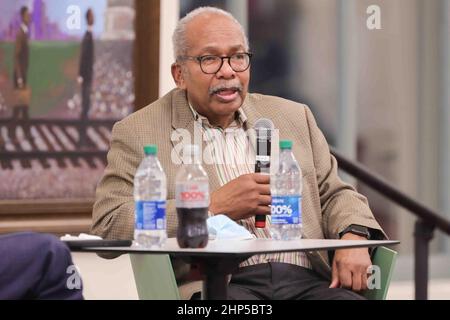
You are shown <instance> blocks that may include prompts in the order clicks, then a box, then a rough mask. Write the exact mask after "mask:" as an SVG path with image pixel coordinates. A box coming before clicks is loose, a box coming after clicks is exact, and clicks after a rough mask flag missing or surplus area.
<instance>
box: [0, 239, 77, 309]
mask: <svg viewBox="0 0 450 320" xmlns="http://www.w3.org/2000/svg"><path fill="white" fill-rule="evenodd" d="M0 255H1V256H2V258H1V259H0V300H23V299H27V300H31V299H51V300H66V299H67V300H82V299H83V288H82V282H81V278H80V277H79V274H78V273H77V271H76V269H75V266H74V264H73V262H72V257H71V255H70V251H69V249H68V248H67V246H66V245H65V244H64V243H62V242H61V241H60V240H59V239H58V238H56V237H54V236H51V235H48V234H39V233H33V232H22V233H12V234H7V235H1V236H0Z"/></svg>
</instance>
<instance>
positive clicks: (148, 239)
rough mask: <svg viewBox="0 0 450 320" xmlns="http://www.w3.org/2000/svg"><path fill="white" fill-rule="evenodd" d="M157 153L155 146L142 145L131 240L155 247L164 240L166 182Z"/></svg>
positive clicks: (136, 179) (135, 178) (135, 189)
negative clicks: (142, 151)
mask: <svg viewBox="0 0 450 320" xmlns="http://www.w3.org/2000/svg"><path fill="white" fill-rule="evenodd" d="M157 152H158V148H157V146H156V145H147V146H145V147H144V153H145V157H144V159H143V160H142V162H141V164H140V165H139V167H138V169H137V171H136V174H135V176H134V201H135V218H136V219H135V227H134V240H135V242H136V244H138V245H141V246H144V247H149V248H151V247H154V248H158V247H160V246H162V245H163V244H164V242H165V241H166V239H167V231H166V198H167V182H166V175H165V173H164V170H163V168H162V166H161V163H160V162H159V160H158V158H157Z"/></svg>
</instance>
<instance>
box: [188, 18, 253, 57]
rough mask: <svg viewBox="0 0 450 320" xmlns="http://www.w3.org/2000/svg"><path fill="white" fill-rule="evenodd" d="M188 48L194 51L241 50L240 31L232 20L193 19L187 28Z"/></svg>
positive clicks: (243, 45) (242, 36)
mask: <svg viewBox="0 0 450 320" xmlns="http://www.w3.org/2000/svg"><path fill="white" fill-rule="evenodd" d="M186 31H187V38H188V41H189V47H190V48H191V49H195V50H202V51H214V50H223V49H224V48H225V49H226V50H243V49H245V39H244V35H243V34H242V29H241V28H240V27H239V25H237V24H236V22H234V21H233V20H231V19H230V18H228V17H224V16H220V15H214V16H213V15H208V16H201V17H196V18H194V19H193V20H192V21H191V22H190V23H189V24H188V26H187V30H186Z"/></svg>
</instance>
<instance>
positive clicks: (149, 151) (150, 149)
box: [144, 144, 158, 156]
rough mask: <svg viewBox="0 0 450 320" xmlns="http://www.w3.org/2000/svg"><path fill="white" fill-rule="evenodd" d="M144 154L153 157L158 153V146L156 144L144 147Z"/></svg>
mask: <svg viewBox="0 0 450 320" xmlns="http://www.w3.org/2000/svg"><path fill="white" fill-rule="evenodd" d="M144 153H145V155H146V156H149V155H155V154H157V153H158V146H157V145H156V144H149V145H146V146H145V147H144Z"/></svg>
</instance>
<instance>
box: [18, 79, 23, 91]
mask: <svg viewBox="0 0 450 320" xmlns="http://www.w3.org/2000/svg"><path fill="white" fill-rule="evenodd" d="M17 85H18V87H19V88H20V89H22V88H23V79H22V78H18V79H17Z"/></svg>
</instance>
